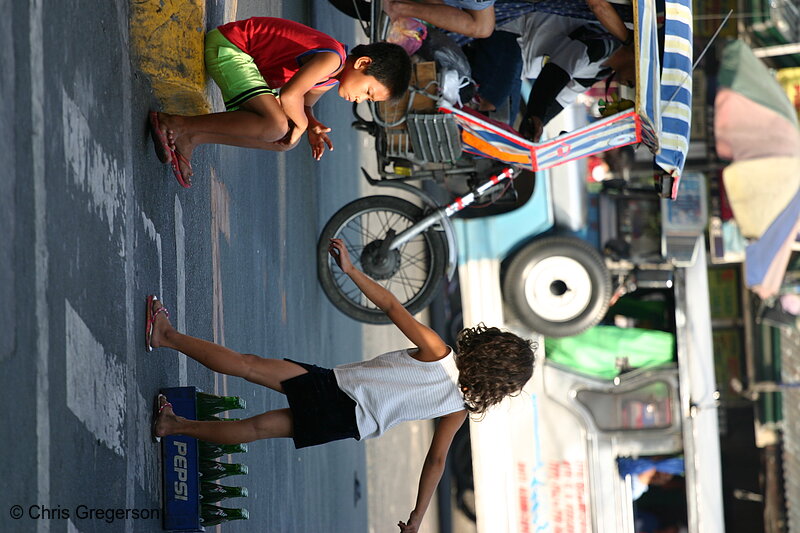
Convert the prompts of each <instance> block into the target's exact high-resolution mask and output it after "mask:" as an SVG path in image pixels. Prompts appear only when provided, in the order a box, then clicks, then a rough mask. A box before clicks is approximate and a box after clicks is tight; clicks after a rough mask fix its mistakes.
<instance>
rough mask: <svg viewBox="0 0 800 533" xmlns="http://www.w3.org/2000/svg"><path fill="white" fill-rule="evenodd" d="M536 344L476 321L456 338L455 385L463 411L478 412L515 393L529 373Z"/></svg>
mask: <svg viewBox="0 0 800 533" xmlns="http://www.w3.org/2000/svg"><path fill="white" fill-rule="evenodd" d="M535 348H536V346H535V345H534V344H533V343H531V341H529V340H527V339H523V338H521V337H518V336H517V335H514V334H513V333H510V332H508V331H501V330H499V329H498V328H487V327H486V326H485V325H483V324H478V325H477V326H476V327H474V328H466V329H462V330H461V331H460V332H459V334H458V338H457V339H456V354H457V355H456V366H457V367H458V385H459V387H461V392H462V393H463V394H464V405H465V407H466V409H467V411H469V412H471V413H476V414H480V413H483V412H484V411H486V410H487V409H488V408H489V407H491V406H492V405H494V404H496V403H499V402H500V401H501V400H502V399H503V398H505V397H506V396H509V395H512V394H515V393H518V392H519V391H521V390H522V387H523V386H524V385H525V383H527V382H528V380H529V379H531V376H532V375H533V364H534V362H535V359H536V356H535V355H534V349H535Z"/></svg>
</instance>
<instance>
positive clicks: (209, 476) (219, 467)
mask: <svg viewBox="0 0 800 533" xmlns="http://www.w3.org/2000/svg"><path fill="white" fill-rule="evenodd" d="M245 474H247V466H246V465H240V464H236V463H220V462H219V461H207V460H201V461H200V475H201V476H203V481H216V480H217V479H220V478H223V477H225V476H243V475H245Z"/></svg>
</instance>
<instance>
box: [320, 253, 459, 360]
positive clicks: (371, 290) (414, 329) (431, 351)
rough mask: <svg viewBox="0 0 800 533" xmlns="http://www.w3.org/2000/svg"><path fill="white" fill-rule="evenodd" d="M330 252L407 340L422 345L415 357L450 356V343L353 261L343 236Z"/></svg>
mask: <svg viewBox="0 0 800 533" xmlns="http://www.w3.org/2000/svg"><path fill="white" fill-rule="evenodd" d="M328 252H329V253H330V254H331V256H332V257H333V259H334V260H335V261H336V264H337V265H339V268H341V269H342V272H344V273H345V274H347V275H348V276H349V277H350V279H352V280H353V283H355V284H356V286H358V288H359V289H360V290H361V292H363V293H364V296H366V297H367V298H368V299H369V301H371V302H372V303H374V304H375V305H377V306H378V307H379V308H380V309H381V310H382V311H383V312H384V313H386V315H387V316H388V317H389V319H390V320H391V321H392V322H393V323H394V325H395V326H397V328H398V329H399V330H400V331H402V332H403V335H405V336H406V337H407V338H408V340H410V341H411V342H413V343H414V345H415V346H416V347H417V348H419V352H418V353H417V355H416V357H417V358H418V359H420V360H422V361H438V360H439V359H441V358H442V357H444V356H446V355H447V351H448V348H447V345H446V344H445V343H444V341H443V340H442V338H441V337H439V335H437V334H436V332H435V331H433V330H432V329H431V328H429V327H428V326H426V325H424V324H422V323H420V322H419V321H418V320H417V319H415V318H414V317H413V316H412V315H411V313H409V312H408V310H407V309H406V308H405V307H403V304H401V303H400V300H398V299H397V297H396V296H395V295H394V294H392V293H391V292H389V291H388V290H386V289H385V288H384V287H381V286H380V285H378V284H377V283H375V281H373V280H372V279H370V277H369V276H367V275H366V274H364V273H363V272H361V271H360V270H358V269H357V268H356V267H355V266H353V263H352V262H351V261H350V254H349V252H348V251H347V247H346V246H345V244H344V242H342V240H341V239H331V243H330V246H329V247H328Z"/></svg>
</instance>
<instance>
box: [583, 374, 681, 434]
mask: <svg viewBox="0 0 800 533" xmlns="http://www.w3.org/2000/svg"><path fill="white" fill-rule="evenodd" d="M577 399H578V401H579V402H580V403H581V404H583V406H584V407H586V409H588V410H589V412H590V413H591V414H592V417H593V418H594V422H595V424H596V425H597V427H598V428H599V429H601V430H603V431H619V430H636V429H660V428H668V427H670V425H671V424H672V402H673V401H674V399H673V396H672V392H671V391H670V387H669V385H668V384H667V383H665V382H663V381H655V382H652V383H648V384H646V385H644V386H642V387H640V388H638V389H634V390H631V391H627V392H619V393H618V392H600V391H591V390H582V391H579V392H578V394H577Z"/></svg>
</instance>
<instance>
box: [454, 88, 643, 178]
mask: <svg viewBox="0 0 800 533" xmlns="http://www.w3.org/2000/svg"><path fill="white" fill-rule="evenodd" d="M439 110H440V111H441V112H443V113H451V114H452V115H453V116H454V117H455V119H456V122H457V123H458V125H459V127H460V128H461V142H462V143H463V146H464V151H465V152H467V153H470V154H473V155H477V156H480V157H488V158H491V159H496V160H498V161H502V162H504V163H507V164H509V165H511V166H514V167H518V168H525V169H528V170H533V171H538V170H544V169H547V168H550V167H554V166H556V165H561V164H563V163H567V162H569V161H574V160H576V159H581V158H583V157H589V156H590V155H595V154H599V153H601V152H605V151H607V150H611V149H613V148H618V147H620V146H626V145H628V144H633V143H635V142H639V141H640V140H641V128H640V123H639V116H638V115H637V114H636V113H635V112H634V111H623V112H621V113H617V114H616V115H612V116H610V117H608V118H604V119H602V120H598V121H597V122H592V123H591V124H588V125H586V126H584V127H583V128H580V129H577V130H575V131H571V132H568V133H565V134H563V135H560V136H558V137H556V138H554V139H550V140H547V141H544V142H541V143H532V142H530V141H528V140H526V139H524V138H523V137H520V136H519V135H517V134H516V133H515V132H513V131H512V130H509V129H507V128H506V127H504V126H503V125H496V124H493V123H491V122H489V121H488V120H486V119H482V118H481V117H480V116H478V115H476V114H475V112H474V111H472V110H467V109H458V108H455V107H453V106H451V105H450V104H448V103H446V102H442V103H440V104H439Z"/></svg>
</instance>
